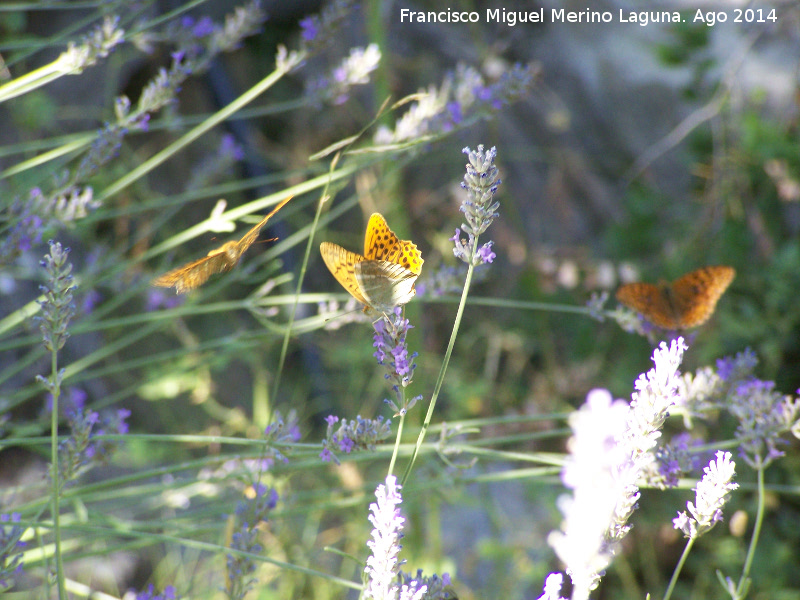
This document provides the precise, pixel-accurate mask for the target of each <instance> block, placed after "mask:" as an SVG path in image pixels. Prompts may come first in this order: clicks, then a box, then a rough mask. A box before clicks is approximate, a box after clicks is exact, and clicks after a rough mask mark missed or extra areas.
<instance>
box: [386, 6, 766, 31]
mask: <svg viewBox="0 0 800 600" xmlns="http://www.w3.org/2000/svg"><path fill="white" fill-rule="evenodd" d="M728 12H729V11H724V10H723V11H705V12H704V11H702V10H700V9H697V10H696V11H694V14H691V11H690V12H689V13H686V14H685V15H681V13H680V12H679V11H676V10H673V11H667V10H660V11H656V10H650V11H628V10H623V9H620V10H619V14H618V18H617V19H616V22H617V23H636V24H638V25H641V26H646V25H649V24H650V23H681V22H684V21H691V22H692V23H698V22H699V23H705V24H706V25H708V26H709V27H712V26H714V25H715V24H717V23H725V22H727V21H728V20H730V21H731V22H734V23H765V22H767V21H772V22H775V21H776V20H777V16H776V12H775V9H747V10H745V9H740V8H736V9H733V11H732V15H730V16H731V18H730V19H729V15H728ZM547 16H548V13H547V12H546V11H545V9H544V7H542V8H539V9H537V10H531V11H521V10H506V9H505V8H487V9H486V11H485V13H484V15H483V17H484V18H483V19H481V13H480V12H477V11H469V12H468V11H456V10H451V9H449V8H448V9H446V10H440V11H424V10H410V9H408V8H401V9H400V22H401V23H442V24H446V23H479V22H481V21H482V22H484V23H505V24H506V25H508V26H509V27H514V26H515V25H517V24H518V23H546V22H548V21H547V19H546V17H547ZM549 16H550V21H549V22H550V23H613V22H615V19H614V13H612V12H611V11H608V10H606V11H598V10H590V9H588V8H587V9H585V10H566V9H564V8H551V9H550V12H549Z"/></svg>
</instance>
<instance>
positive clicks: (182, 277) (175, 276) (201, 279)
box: [153, 196, 292, 294]
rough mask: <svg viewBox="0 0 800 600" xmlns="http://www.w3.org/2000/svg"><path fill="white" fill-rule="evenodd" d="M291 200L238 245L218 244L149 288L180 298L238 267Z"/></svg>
mask: <svg viewBox="0 0 800 600" xmlns="http://www.w3.org/2000/svg"><path fill="white" fill-rule="evenodd" d="M291 199H292V196H289V197H288V198H286V199H285V200H283V201H281V202H280V203H279V204H278V206H276V207H275V208H274V209H273V210H272V212H271V213H269V214H268V215H267V216H266V217H264V218H263V219H261V221H259V222H258V223H257V224H256V225H254V226H253V228H252V229H250V231H248V232H247V233H246V234H244V237H243V238H242V239H240V240H239V241H238V242H237V241H230V242H226V243H224V244H222V246H220V247H219V248H215V249H214V250H212V251H211V252H209V253H208V255H207V256H204V257H203V258H199V259H197V260H195V261H192V262H190V263H187V264H185V265H183V266H182V267H178V268H177V269H174V270H172V271H170V272H169V273H165V274H164V275H161V276H160V277H157V278H156V279H154V280H153V285H154V286H157V287H173V286H174V287H175V293H176V294H183V293H184V292H188V291H189V290H193V289H195V288H197V287H199V286H201V285H203V284H204V283H205V282H206V281H208V278H209V277H211V276H212V275H215V274H217V273H225V272H226V271H230V270H231V269H232V268H233V267H235V266H236V265H237V264H238V262H239V259H240V258H241V257H242V254H244V252H245V251H246V250H247V249H248V248H249V247H250V246H252V245H253V242H255V241H256V239H257V238H258V234H259V233H261V229H262V228H263V227H264V225H266V224H267V221H269V220H270V218H271V217H272V216H273V215H274V214H275V213H276V212H278V211H279V210H280V209H281V208H283V207H284V206H285V205H286V203H287V202H289V200H291Z"/></svg>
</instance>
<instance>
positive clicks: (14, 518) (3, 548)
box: [0, 513, 27, 593]
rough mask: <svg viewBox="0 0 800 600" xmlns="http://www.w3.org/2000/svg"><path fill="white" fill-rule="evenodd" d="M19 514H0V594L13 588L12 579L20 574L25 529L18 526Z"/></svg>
mask: <svg viewBox="0 0 800 600" xmlns="http://www.w3.org/2000/svg"><path fill="white" fill-rule="evenodd" d="M20 518H21V517H20V514H19V513H11V514H10V515H7V514H0V593H2V592H4V591H6V590H8V589H9V588H11V587H13V585H14V581H13V577H14V576H15V575H19V574H20V573H22V567H23V563H22V551H23V548H25V546H26V545H27V544H26V543H25V542H23V541H22V539H21V538H22V534H23V533H25V527H23V526H22V525H20V524H19V522H20Z"/></svg>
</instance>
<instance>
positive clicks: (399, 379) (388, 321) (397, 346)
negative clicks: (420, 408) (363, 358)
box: [372, 306, 422, 416]
mask: <svg viewBox="0 0 800 600" xmlns="http://www.w3.org/2000/svg"><path fill="white" fill-rule="evenodd" d="M373 327H374V328H375V334H374V335H373V340H374V343H373V344H372V346H373V347H374V348H375V353H374V354H373V356H374V357H375V358H376V359H377V361H378V364H379V365H384V366H386V368H387V371H388V372H387V373H386V374H385V375H384V377H385V378H386V379H388V380H389V382H390V383H391V385H392V390H393V391H394V393H395V395H396V397H397V401H396V402H393V401H391V400H388V399H387V400H385V402H386V403H387V404H388V405H389V406H391V407H392V410H394V412H395V416H397V415H401V414H402V415H404V414H405V413H406V412H408V411H409V410H410V409H411V408H412V407H413V406H414V405H415V404H416V403H417V401H418V400H419V399H420V398H422V396H416V397H414V398H412V399H411V400H408V401H407V400H406V399H405V391H404V389H405V388H406V387H407V386H408V385H409V384H410V383H411V381H412V379H413V378H414V369H416V367H417V365H416V363H414V362H412V361H413V360H414V359H415V358H416V357H417V353H416V352H414V353H413V354H411V355H409V353H408V344H406V335H407V334H408V331H409V330H410V329H412V328H413V326H412V325H411V323H410V322H409V321H408V319H405V318H403V310H402V308H401V307H399V306H398V307H395V309H394V312H393V313H392V315H391V316H388V315H384V317H383V318H381V319H378V320H377V321H375V322H374V323H373Z"/></svg>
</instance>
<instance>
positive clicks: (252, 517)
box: [225, 482, 278, 600]
mask: <svg viewBox="0 0 800 600" xmlns="http://www.w3.org/2000/svg"><path fill="white" fill-rule="evenodd" d="M249 492H250V494H251V496H252V497H248V498H246V499H245V500H242V501H240V502H239V503H238V504H237V506H236V520H237V521H238V524H239V528H238V529H237V530H236V531H235V532H234V533H233V535H232V536H231V550H236V551H237V553H236V554H233V553H231V554H228V557H227V563H226V564H227V570H228V574H227V578H226V582H225V592H226V593H227V595H228V598H230V599H231V600H243V598H244V597H245V596H246V595H247V593H248V592H249V591H250V590H251V589H252V588H253V586H254V585H255V584H256V583H257V582H258V579H256V578H255V577H252V576H251V575H252V573H253V572H255V570H256V564H255V562H254V561H253V559H251V558H249V557H248V556H245V555H244V554H240V553H245V554H258V553H259V552H261V550H262V549H263V548H262V546H261V544H259V543H258V525H259V524H260V523H262V522H266V521H267V520H268V519H267V518H268V516H269V513H270V511H271V510H272V509H274V508H275V506H276V505H277V504H278V493H277V492H276V491H275V490H274V489H269V488H267V486H265V485H264V484H262V483H260V482H257V483H255V484H254V485H253V486H252V487H251V488H249Z"/></svg>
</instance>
